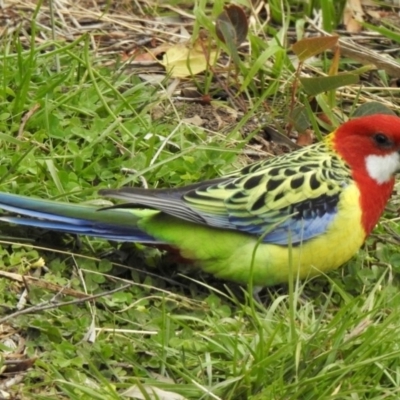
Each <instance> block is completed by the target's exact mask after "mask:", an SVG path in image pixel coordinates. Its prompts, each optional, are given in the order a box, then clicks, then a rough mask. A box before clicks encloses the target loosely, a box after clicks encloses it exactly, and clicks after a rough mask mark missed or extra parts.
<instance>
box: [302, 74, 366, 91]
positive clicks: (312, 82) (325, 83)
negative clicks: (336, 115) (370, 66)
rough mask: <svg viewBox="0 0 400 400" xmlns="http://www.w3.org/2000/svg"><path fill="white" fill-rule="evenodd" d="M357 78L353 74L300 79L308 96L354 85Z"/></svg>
mask: <svg viewBox="0 0 400 400" xmlns="http://www.w3.org/2000/svg"><path fill="white" fill-rule="evenodd" d="M358 80H359V77H358V75H355V74H340V75H335V76H321V77H318V78H300V82H301V84H302V85H303V87H304V90H305V91H306V93H307V94H309V95H310V96H315V95H317V94H319V93H323V92H328V91H329V90H335V89H337V88H339V87H342V86H347V85H355V84H356V83H358Z"/></svg>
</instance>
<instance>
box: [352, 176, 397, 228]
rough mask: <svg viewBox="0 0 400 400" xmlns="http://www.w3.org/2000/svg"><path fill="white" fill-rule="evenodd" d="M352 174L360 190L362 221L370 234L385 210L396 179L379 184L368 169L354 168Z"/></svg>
mask: <svg viewBox="0 0 400 400" xmlns="http://www.w3.org/2000/svg"><path fill="white" fill-rule="evenodd" d="M352 175H353V178H354V181H355V183H356V185H357V187H358V190H359V191H360V206H361V210H362V221H361V223H362V225H363V227H364V230H365V233H366V235H369V234H370V233H371V231H372V230H373V229H374V227H375V225H376V224H377V223H378V221H379V218H380V217H381V215H382V214H383V211H384V210H385V206H386V204H387V202H388V200H389V198H390V195H391V194H392V191H393V186H394V179H391V180H390V181H388V182H385V183H382V184H379V183H377V182H376V181H375V180H374V179H372V178H370V177H369V176H368V174H366V171H365V172H364V171H360V170H354V171H353V173H352Z"/></svg>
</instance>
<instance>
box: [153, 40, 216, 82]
mask: <svg viewBox="0 0 400 400" xmlns="http://www.w3.org/2000/svg"><path fill="white" fill-rule="evenodd" d="M218 56H219V51H218V50H211V51H210V52H209V53H208V49H207V45H206V44H205V45H204V46H202V45H201V43H199V42H197V43H196V44H195V45H194V46H193V47H192V48H189V47H188V46H187V45H186V44H183V43H178V44H176V45H175V46H172V47H170V48H169V49H168V50H167V51H166V52H165V54H164V57H163V60H162V62H161V64H162V65H164V67H165V69H166V70H167V73H168V74H169V75H170V76H171V77H173V78H185V77H187V76H192V75H196V74H199V73H200V72H203V71H205V70H206V69H207V68H208V67H209V66H210V65H213V64H215V61H216V60H217V58H218Z"/></svg>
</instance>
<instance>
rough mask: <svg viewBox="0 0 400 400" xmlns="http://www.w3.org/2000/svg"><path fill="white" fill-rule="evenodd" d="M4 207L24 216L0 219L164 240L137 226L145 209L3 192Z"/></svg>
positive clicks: (118, 238)
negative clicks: (55, 199)
mask: <svg viewBox="0 0 400 400" xmlns="http://www.w3.org/2000/svg"><path fill="white" fill-rule="evenodd" d="M0 209H2V210H3V211H8V212H11V213H13V214H17V215H22V216H23V217H17V216H9V215H7V214H6V215H2V216H0V221H3V222H8V223H14V224H17V225H23V226H31V227H36V228H45V229H51V230H56V231H61V232H66V233H71V234H80V235H89V236H96V237H99V238H103V239H108V240H115V241H132V242H141V243H154V244H160V242H158V241H157V240H156V239H155V238H154V237H153V236H151V235H148V234H147V233H146V232H144V231H142V230H141V229H140V228H139V227H138V226H137V223H138V221H139V220H140V219H142V218H143V217H144V216H146V212H145V211H142V212H141V211H140V210H135V211H133V210H118V209H110V210H107V209H105V210H102V209H97V208H96V207H93V206H88V205H79V204H69V203H62V202H55V201H50V200H41V199H34V198H31V197H25V196H18V195H13V194H8V193H0ZM153 213H154V212H153ZM161 244H162V243H161Z"/></svg>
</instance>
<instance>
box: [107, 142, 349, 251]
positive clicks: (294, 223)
mask: <svg viewBox="0 0 400 400" xmlns="http://www.w3.org/2000/svg"><path fill="white" fill-rule="evenodd" d="M320 146H322V144H321V145H320ZM320 146H312V148H310V147H309V148H307V149H304V150H300V151H297V152H296V153H291V154H288V155H286V156H281V157H278V158H275V159H268V160H266V161H264V162H261V163H257V164H252V165H250V166H248V167H245V168H243V169H242V170H241V171H239V172H237V173H234V174H232V175H230V176H227V177H223V178H219V179H216V180H211V181H207V182H202V183H197V184H194V185H190V186H185V187H182V188H178V189H162V190H145V189H136V188H123V189H119V190H103V191H101V192H100V193H101V194H104V195H106V196H109V197H114V198H118V199H121V200H124V201H126V202H128V203H127V204H123V205H122V206H121V205H119V206H116V207H127V208H130V207H147V208H154V209H157V210H160V211H163V212H165V213H167V214H169V215H173V216H175V217H178V218H181V219H184V220H187V221H191V222H195V223H201V224H206V225H209V226H213V227H216V228H222V229H231V230H237V231H242V232H247V233H249V234H253V235H256V236H258V237H260V236H262V237H263V238H262V241H263V242H264V243H274V244H280V245H287V244H288V243H291V244H293V245H297V244H300V243H302V242H305V241H307V240H309V239H311V238H313V237H316V236H318V235H320V234H322V233H324V232H325V231H326V230H327V229H328V227H329V225H330V223H331V222H332V221H333V219H334V218H335V215H336V213H337V211H338V203H339V199H340V194H341V192H342V191H343V189H344V188H345V187H346V186H348V185H349V183H350V181H351V174H350V170H349V169H348V168H347V167H346V165H345V164H344V163H343V162H342V161H341V160H340V159H339V158H337V157H335V156H334V155H331V154H328V155H327V152H326V150H325V149H324V151H322V149H320Z"/></svg>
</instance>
